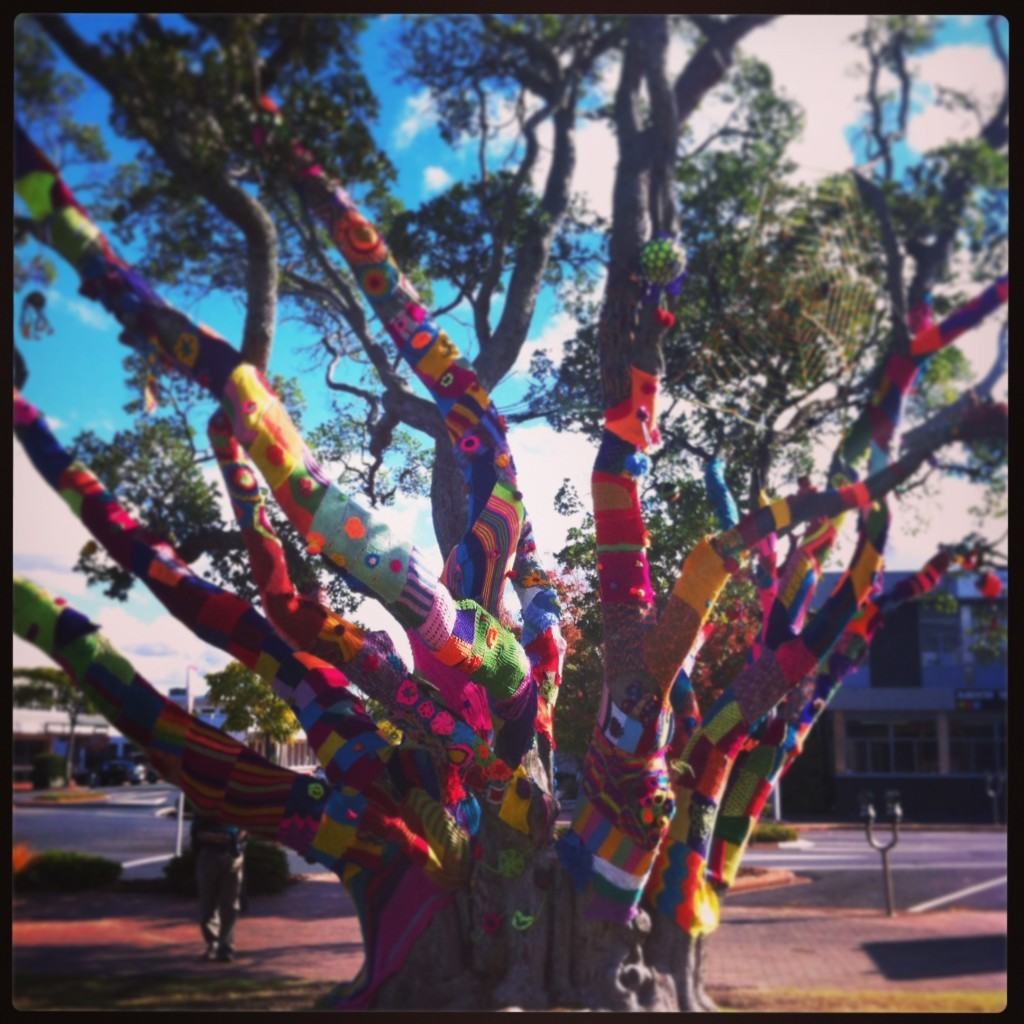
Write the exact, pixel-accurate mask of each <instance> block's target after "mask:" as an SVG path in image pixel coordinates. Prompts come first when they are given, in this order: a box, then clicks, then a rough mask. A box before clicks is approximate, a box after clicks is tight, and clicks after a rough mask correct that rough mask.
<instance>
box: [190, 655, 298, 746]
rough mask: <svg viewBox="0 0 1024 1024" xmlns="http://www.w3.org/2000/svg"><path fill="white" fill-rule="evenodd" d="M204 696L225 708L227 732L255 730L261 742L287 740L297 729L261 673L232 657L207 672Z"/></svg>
mask: <svg viewBox="0 0 1024 1024" xmlns="http://www.w3.org/2000/svg"><path fill="white" fill-rule="evenodd" d="M206 685H207V699H208V700H209V702H210V703H211V704H212V705H213V706H214V707H216V708H219V709H220V710H221V711H223V712H224V728H225V729H226V730H227V731H228V732H241V733H246V734H249V733H255V735H256V736H257V737H259V738H260V739H262V740H263V742H264V744H266V745H268V746H269V744H270V743H287V742H288V740H290V739H291V738H292V736H294V735H295V733H296V732H297V731H298V729H299V723H298V722H297V721H296V720H295V716H294V715H293V714H292V712H291V709H290V708H289V707H288V705H287V704H286V703H285V702H284V701H283V700H281V699H280V697H275V696H274V692H273V691H272V690H271V689H270V687H269V686H267V684H266V683H265V682H264V680H263V679H262V677H260V676H259V675H257V674H256V673H255V672H251V671H250V670H249V669H247V668H246V667H245V666H244V665H243V664H242V663H241V662H238V661H233V662H231V664H229V665H228V666H227V668H224V669H221V671H220V672H211V673H209V674H208V675H207V676H206Z"/></svg>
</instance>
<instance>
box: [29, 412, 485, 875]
mask: <svg viewBox="0 0 1024 1024" xmlns="http://www.w3.org/2000/svg"><path fill="white" fill-rule="evenodd" d="M14 423H15V432H16V434H17V436H18V439H19V440H20V441H21V443H22V445H23V446H24V448H25V452H26V454H27V455H28V456H29V458H30V459H31V461H32V463H33V464H34V465H35V467H36V469H38V470H39V472H40V473H41V475H42V476H43V477H44V479H45V480H46V481H47V483H49V484H50V486H51V487H53V488H54V490H56V491H57V492H58V493H59V494H60V495H61V496H62V497H63V498H64V500H65V501H66V502H67V503H68V505H69V506H70V507H71V508H72V510H73V511H74V512H75V514H76V515H78V517H79V518H80V519H81V520H82V522H83V524H84V525H85V526H86V527H87V529H88V530H89V532H90V533H92V535H93V536H94V537H95V538H96V540H97V541H99V542H100V543H101V544H102V545H103V546H104V548H106V550H107V551H108V552H109V554H110V556H111V557H112V558H113V559H114V561H115V562H117V564H118V565H120V566H121V567H122V568H124V569H126V570H127V571H129V572H132V573H134V574H135V575H136V576H138V577H139V579H141V580H142V581H143V582H144V583H145V584H146V586H147V587H148V588H149V590H150V591H151V592H152V593H153V595H154V596H155V597H156V598H157V599H158V600H159V601H160V602H161V604H163V605H164V607H165V608H167V610H168V611H169V612H171V614H172V615H174V617H175V618H177V619H178V620H179V621H180V622H182V623H183V624H184V625H186V626H188V628H189V629H191V630H192V631H193V632H194V633H195V634H196V635H197V636H198V637H199V638H200V639H202V640H204V641H206V642H207V643H211V644H213V645H214V646H215V647H218V648H219V649H221V650H223V651H226V652H228V653H229V654H231V655H232V656H233V657H235V658H237V659H238V660H239V661H240V662H242V664H244V665H246V666H247V667H248V668H250V669H252V670H253V671H254V672H256V673H257V674H258V675H260V676H261V677H262V678H263V679H265V680H266V681H267V683H269V684H270V685H271V686H272V687H273V689H274V692H275V693H277V694H278V696H280V697H281V698H282V699H283V700H285V701H287V702H288V704H289V705H290V706H291V708H292V710H293V711H294V712H295V715H296V717H297V718H298V720H299V722H300V724H301V725H302V728H303V729H304V731H305V733H306V736H307V737H308V739H309V743H310V746H311V747H312V748H313V750H314V752H315V753H316V756H317V759H318V760H319V761H320V762H321V764H323V766H324V769H325V771H326V773H327V776H328V779H329V780H330V781H331V782H332V783H333V784H334V785H336V786H337V787H339V790H338V792H340V791H341V790H340V787H345V790H346V791H347V792H352V793H355V794H356V795H355V796H353V797H352V798H351V799H346V800H345V801H344V802H345V803H346V804H347V806H345V808H344V814H345V818H344V819H343V820H344V821H345V822H346V826H345V828H344V829H342V830H341V831H339V832H338V833H337V834H336V835H335V836H334V838H335V841H336V844H337V845H336V847H335V848H333V849H332V850H331V851H330V852H331V853H333V854H335V855H336V856H339V857H340V856H341V855H342V854H343V852H344V849H345V845H344V844H345V843H346V842H348V841H350V840H351V839H354V838H355V834H356V825H357V824H359V823H360V822H362V823H363V824H364V826H365V827H366V828H368V829H369V830H370V831H374V830H375V829H376V830H378V834H380V835H384V836H389V837H392V838H394V839H395V840H396V841H398V842H400V843H401V844H402V848H403V850H404V852H405V854H406V855H407V856H408V857H410V859H412V860H413V861H414V862H415V863H419V864H421V865H422V866H423V867H424V868H425V869H426V870H428V871H431V872H433V873H435V874H436V875H437V876H438V878H439V879H442V880H445V881H447V882H448V883H449V884H450V883H451V882H452V881H453V880H454V879H455V878H457V877H459V876H460V875H461V874H462V873H463V872H464V871H465V870H466V868H467V867H468V863H467V861H466V857H467V855H468V837H466V836H465V835H461V836H460V835H459V833H458V832H457V831H456V832H453V833H452V834H451V836H449V837H445V838H447V839H448V840H450V841H448V842H447V845H438V843H437V842H432V840H433V839H440V837H436V836H429V835H424V834H423V833H424V830H423V828H422V825H423V823H422V821H421V820H420V818H421V816H420V815H419V814H418V813H417V809H416V808H415V807H413V806H411V804H410V801H409V796H408V793H407V790H408V789H411V788H414V786H416V785H419V786H422V787H425V788H427V789H428V791H430V792H431V793H432V795H433V796H434V798H435V800H436V799H438V798H439V796H440V788H439V784H438V780H437V773H436V771H435V769H434V767H433V765H432V764H431V763H430V759H429V757H428V756H426V752H425V751H417V750H408V751H407V750H396V749H395V748H394V747H392V746H391V745H390V744H389V742H388V740H387V739H386V738H385V737H384V736H383V735H382V734H381V733H380V732H379V731H378V730H377V727H376V725H375V723H374V721H373V719H372V718H370V716H369V715H367V714H366V712H365V710H364V709H363V707H362V704H361V703H360V702H359V701H358V700H357V699H356V698H355V697H354V696H353V694H352V693H351V691H350V689H349V686H348V680H347V679H346V677H345V676H344V675H343V674H342V673H341V672H339V671H338V670H337V669H336V668H334V667H333V666H331V665H329V664H327V663H326V662H324V661H321V660H320V659H319V658H316V657H315V656H313V655H311V654H307V653H305V652H302V651H296V650H295V649H294V648H292V647H291V646H290V645H289V644H288V643H287V642H286V641H285V640H284V639H282V638H281V637H280V636H279V635H278V634H277V633H276V632H275V631H274V629H273V628H272V627H271V625H270V623H269V622H267V620H266V619H264V618H263V616H261V615H260V614H259V613H258V612H257V611H256V610H255V609H254V608H253V607H252V605H250V604H249V603H248V602H247V601H244V600H243V599H242V598H240V597H238V596H237V595H235V594H231V593H229V592H227V591H225V590H222V589H221V588H220V587H217V586H215V585H214V584H212V583H209V582H207V581H206V580H203V579H201V578H200V577H198V576H196V575H195V574H194V573H193V572H192V570H191V569H190V568H189V567H188V566H187V565H186V564H185V563H184V562H182V561H181V560H180V559H179V558H178V556H177V554H176V553H175V551H174V550H173V548H171V547H170V545H169V544H167V543H166V542H165V541H163V540H162V539H160V538H158V537H156V536H154V535H152V534H150V533H149V532H148V531H146V530H144V529H143V528H142V527H141V526H140V525H139V524H138V523H137V522H136V521H135V520H134V519H133V518H132V516H131V515H130V514H129V513H128V512H127V511H126V510H125V509H124V508H123V507H122V506H121V505H120V504H119V503H118V502H117V501H116V499H115V498H114V497H113V496H112V495H111V494H110V493H108V492H107V491H105V490H104V488H103V485H102V484H101V483H100V482H99V481H98V480H97V479H96V477H94V476H93V475H92V473H91V472H89V470H88V468H87V467H85V466H83V465H82V464H81V463H79V462H75V461H73V459H72V457H71V456H70V454H69V453H68V452H66V451H65V450H64V449H63V448H62V447H61V445H60V443H59V442H58V441H57V439H56V438H55V437H54V436H53V434H52V432H51V431H50V429H49V427H48V426H47V424H46V421H45V419H44V418H43V417H42V415H41V414H40V413H39V410H38V409H36V408H35V407H34V406H32V405H31V404H29V403H28V402H26V401H25V400H24V399H23V398H21V397H20V396H19V395H16V396H15V400H14ZM335 795H336V796H337V794H335ZM333 799H334V798H333V797H332V800H333ZM417 833H419V834H417Z"/></svg>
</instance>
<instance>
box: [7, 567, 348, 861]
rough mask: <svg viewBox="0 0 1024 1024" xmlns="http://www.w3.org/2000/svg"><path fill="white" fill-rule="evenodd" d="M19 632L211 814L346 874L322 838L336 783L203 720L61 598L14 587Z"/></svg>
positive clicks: (19, 583)
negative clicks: (271, 757)
mask: <svg viewBox="0 0 1024 1024" xmlns="http://www.w3.org/2000/svg"><path fill="white" fill-rule="evenodd" d="M14 632H15V633H16V634H17V635H18V636H20V637H22V638H23V639H25V640H28V641H29V642H30V643H32V644H34V645H35V646H36V647H38V648H39V649H40V650H41V651H42V652H43V653H44V654H46V655H48V656H49V657H51V658H53V659H54V661H56V662H57V664H59V665H60V666H61V668H63V669H64V670H65V671H66V672H67V673H68V675H69V677H70V678H71V679H72V680H73V681H74V683H75V685H76V686H77V687H78V688H79V689H81V690H82V692H83V693H85V694H86V695H87V696H88V697H89V698H90V699H91V700H92V701H93V702H94V703H95V704H96V706H97V708H99V709H100V711H101V713H102V714H103V715H104V717H105V718H107V719H108V720H109V721H110V723H111V724H112V725H114V726H115V727H116V728H117V729H118V730H119V731H120V732H122V733H123V734H124V735H125V736H127V737H128V738H129V739H130V740H132V742H134V743H137V744H138V745H139V746H140V747H143V748H144V749H145V750H146V751H147V752H148V753H149V755H150V757H151V759H152V761H153V765H154V767H156V769H157V770H158V771H159V772H160V775H161V776H162V777H163V778H164V779H166V780H167V781H168V782H170V783H173V784H174V785H176V786H179V787H180V788H181V789H182V790H183V792H184V793H185V795H186V796H187V797H188V798H189V799H190V800H191V801H192V802H193V803H194V804H195V805H196V806H197V807H199V808H200V809H202V810H203V811H204V812H206V813H209V814H213V815H216V816H217V817H219V818H221V819H222V820H223V821H227V822H229V823H230V824H233V825H240V826H241V827H242V828H245V829H247V830H248V831H249V832H251V833H253V835H257V836H262V837H263V838H266V839H272V840H274V841H276V842H280V843H283V844H284V845H285V846H289V847H290V848H291V849H293V850H296V851H297V852H298V853H300V854H302V855H303V856H307V857H310V858H313V859H315V860H318V861H319V862H320V863H322V864H324V865H326V866H327V867H329V868H331V869H332V870H336V871H340V870H341V860H340V858H339V857H338V856H334V855H332V854H331V853H330V852H329V851H328V849H327V848H326V845H325V844H324V843H323V842H322V839H318V834H319V833H320V831H321V830H322V829H324V828H325V826H326V825H327V821H328V819H327V818H326V817H325V816H324V815H325V805H326V797H327V792H326V787H324V786H323V785H322V784H320V783H317V782H315V781H313V780H311V779H309V778H308V777H307V776H303V775H300V774H298V773H297V772H293V771H289V770H288V769H287V768H281V767H280V766H278V765H275V764H271V763H270V762H269V761H267V760H266V759H265V758H262V757H260V756H259V755H258V754H255V753H253V752H252V751H251V750H249V749H248V748H247V747H244V746H243V745H242V744H241V743H239V742H238V741H237V740H234V739H232V738H231V737H230V736H229V735H228V734H227V733H225V732H222V731H221V730H219V729H214V728H213V727H212V726H209V725H206V724H205V723H204V722H200V721H199V720H198V719H196V718H193V717H192V716H191V715H189V714H188V713H187V712H186V711H185V710H184V709H183V708H182V707H180V706H179V705H178V704H175V703H174V702H173V701H172V700H169V699H168V698H167V697H164V696H163V695H162V694H161V693H159V692H158V691H157V690H155V689H154V688H153V687H152V686H150V684H149V683H148V682H146V680H145V679H143V678H142V676H140V675H139V674H138V672H136V671H135V669H134V668H133V667H132V666H131V664H130V663H129V662H128V661H127V660H126V659H125V658H124V657H122V655H120V654H119V653H118V652H117V651H116V650H115V649H114V648H113V647H112V646H111V644H110V643H109V642H108V641H107V640H106V638H105V637H103V636H102V634H101V633H100V632H99V627H98V626H97V625H96V624H95V623H93V622H90V621H89V620H88V619H87V618H86V617H85V616H84V615H82V614H81V613H80V612H77V611H75V610H74V609H73V608H71V607H70V606H69V605H68V604H67V603H65V602H64V601H62V600H61V599H59V598H56V599H55V598H53V597H51V596H50V595H49V594H47V593H46V592H45V591H44V590H43V589H42V588H40V587H37V586H35V585H34V584H32V583H30V582H28V581H27V580H23V579H17V578H16V579H15V581H14Z"/></svg>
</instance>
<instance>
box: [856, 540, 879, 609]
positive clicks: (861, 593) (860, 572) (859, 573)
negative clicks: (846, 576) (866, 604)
mask: <svg viewBox="0 0 1024 1024" xmlns="http://www.w3.org/2000/svg"><path fill="white" fill-rule="evenodd" d="M881 565H882V555H881V552H879V551H878V550H877V548H876V547H875V546H874V544H872V543H871V541H867V542H865V544H864V550H863V551H862V552H861V556H860V558H858V559H857V561H856V562H855V563H854V565H853V568H851V569H850V578H851V579H852V580H853V592H854V594H855V595H856V597H857V598H858V600H863V599H864V598H865V597H866V596H867V592H868V588H869V587H870V586H871V580H872V579H873V577H874V574H875V573H876V572H877V571H878V570H879V569H880V568H881Z"/></svg>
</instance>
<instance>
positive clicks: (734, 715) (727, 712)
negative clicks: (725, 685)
mask: <svg viewBox="0 0 1024 1024" xmlns="http://www.w3.org/2000/svg"><path fill="white" fill-rule="evenodd" d="M742 721H743V713H742V712H741V711H740V706H739V703H738V702H737V701H730V702H729V703H728V704H726V706H725V707H724V708H722V710H721V711H719V712H718V714H716V715H715V716H714V718H712V719H711V720H710V721H707V722H705V723H704V727H703V730H704V735H705V736H707V738H708V739H709V740H711V742H712V743H717V742H718V741H719V740H720V739H721V738H722V737H723V736H724V735H725V734H726V733H727V732H728V731H729V730H730V729H731V728H732V727H733V726H734V725H736V724H737V723H738V722H742Z"/></svg>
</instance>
